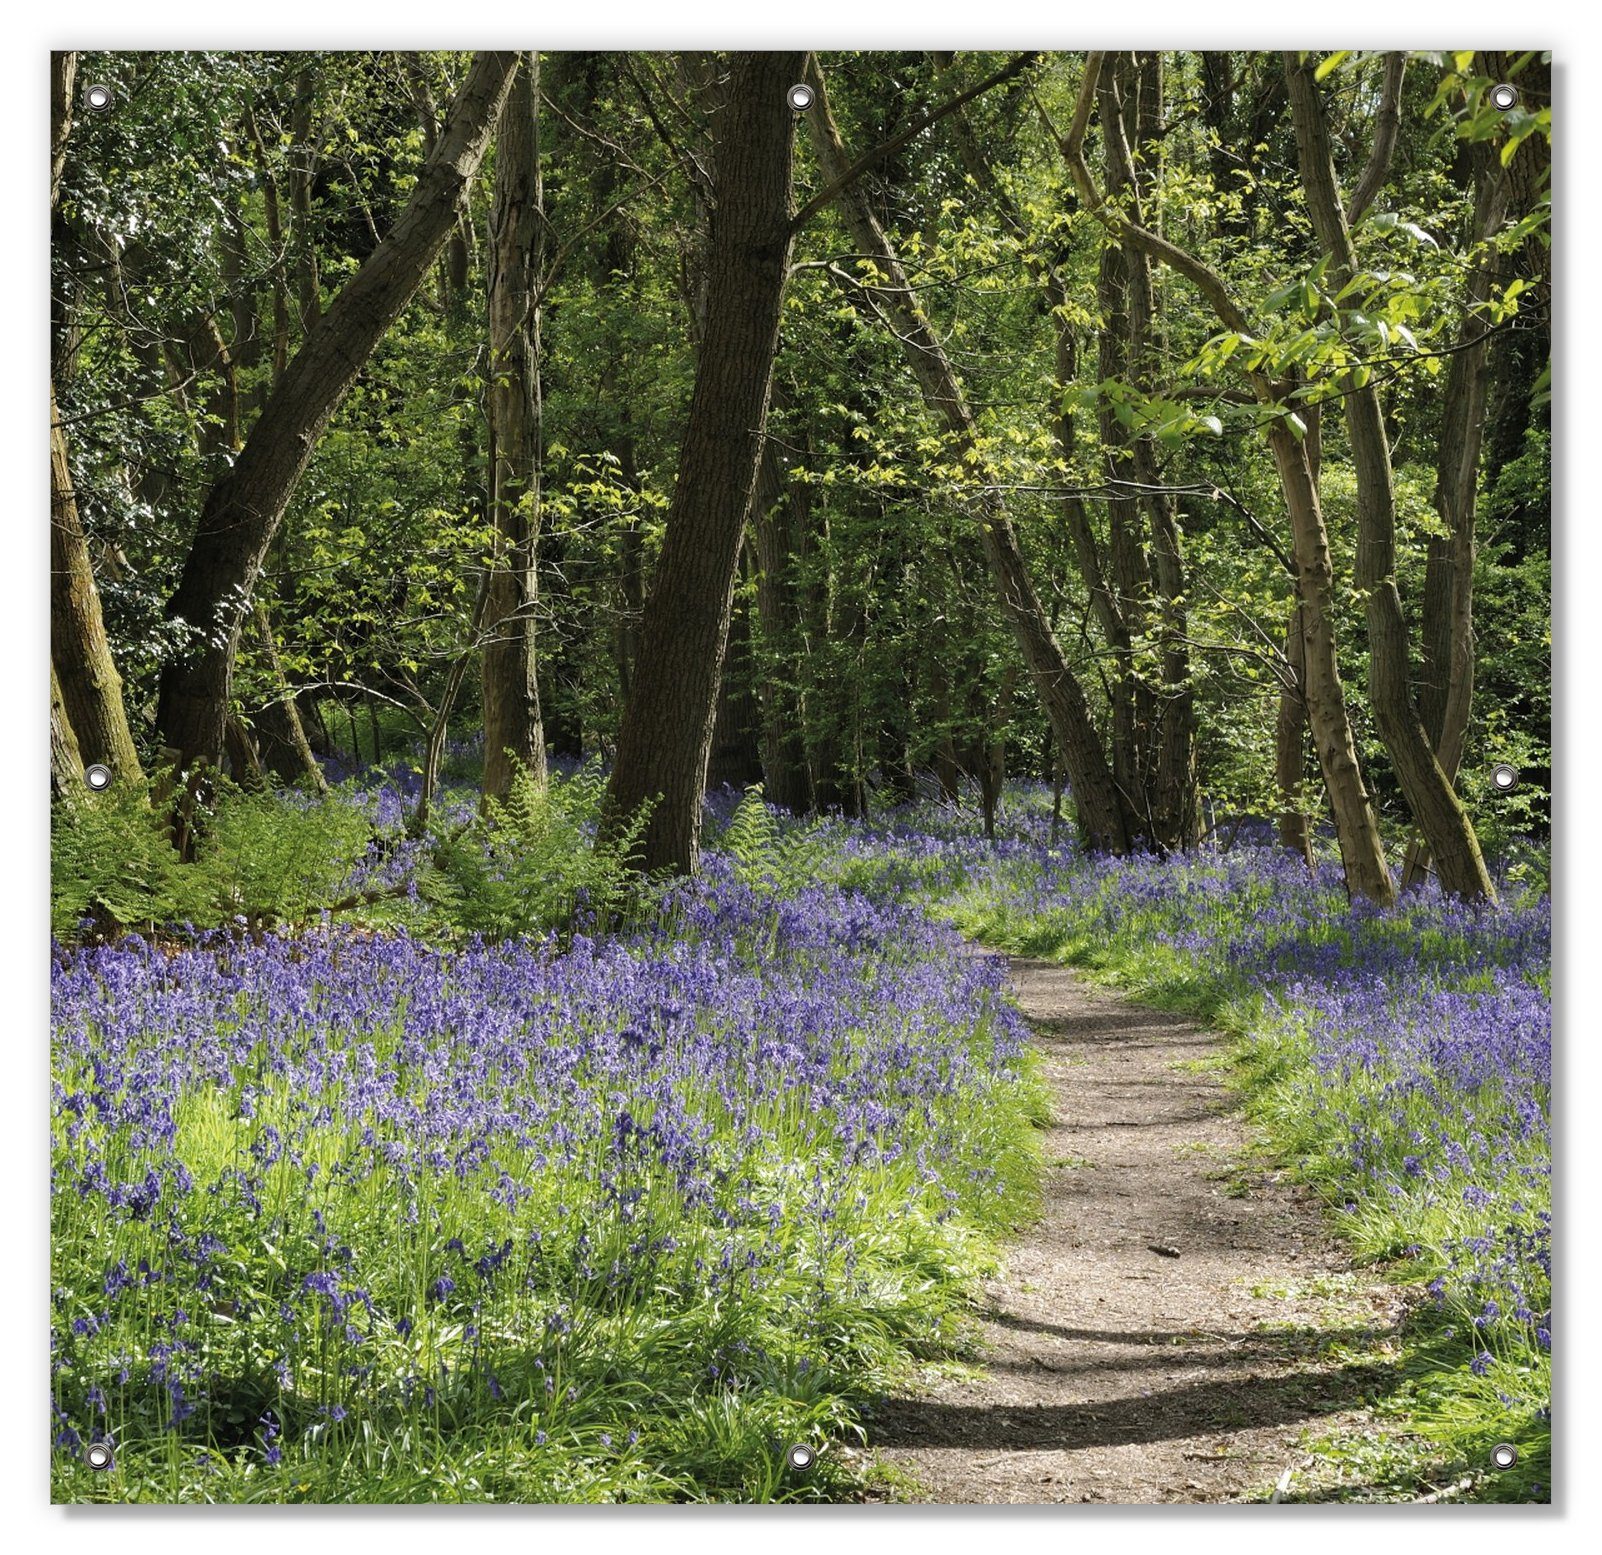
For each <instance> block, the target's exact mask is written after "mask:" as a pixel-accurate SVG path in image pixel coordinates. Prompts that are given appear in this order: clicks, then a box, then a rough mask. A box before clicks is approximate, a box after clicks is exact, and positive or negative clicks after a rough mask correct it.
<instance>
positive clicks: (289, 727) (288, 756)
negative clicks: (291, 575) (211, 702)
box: [251, 600, 328, 794]
mask: <svg viewBox="0 0 1602 1555" xmlns="http://www.w3.org/2000/svg"><path fill="white" fill-rule="evenodd" d="M253 615H254V618H255V623H256V639H257V644H258V646H259V647H260V650H261V656H262V660H263V662H264V664H265V666H266V669H267V680H268V685H269V687H270V689H271V691H272V697H271V699H270V700H269V701H268V702H267V704H266V706H264V707H262V708H260V709H259V710H258V711H257V712H256V713H254V714H253V715H252V718H251V723H252V725H253V726H254V728H255V731H256V743H257V745H258V746H259V747H260V749H261V759H262V763H263V765H264V766H265V767H266V768H267V770H268V771H269V772H271V773H272V774H273V775H274V776H275V777H279V778H282V779H283V780H284V782H286V783H309V784H310V785H311V787H312V789H313V790H314V791H315V792H316V793H319V794H326V793H327V792H328V779H327V778H326V777H325V776H324V775H323V769H322V768H321V767H320V766H319V765H318V764H317V757H316V756H315V755H314V754H313V753H312V748H311V741H310V740H309V739H307V738H306V726H305V724H303V723H302V722H301V718H300V706H299V703H298V702H297V700H296V697H295V689H294V687H293V686H291V685H290V684H289V677H288V676H287V675H286V674H285V673H284V661H283V660H282V659H281V658H280V657H279V654H278V642H277V639H275V638H274V636H273V624H272V621H271V619H270V618H269V616H268V614H267V609H266V607H265V606H264V605H263V604H262V603H261V601H260V600H258V601H257V602H256V607H255V610H254V611H253Z"/></svg>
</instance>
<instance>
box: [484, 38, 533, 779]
mask: <svg viewBox="0 0 1602 1555" xmlns="http://www.w3.org/2000/svg"><path fill="white" fill-rule="evenodd" d="M539 112H540V66H539V55H538V54H537V53H532V52H531V53H528V54H525V55H524V56H523V66H522V68H521V69H520V70H519V71H518V73H517V79H516V80H515V81H513V83H512V89H511V91H510V92H509V93H508V95H507V98H506V106H505V108H503V109H502V110H501V125H500V133H499V135H498V136H497V138H496V148H495V203H494V207H493V209H492V211H491V214H490V248H489V266H490V272H489V333H490V384H489V432H490V513H491V518H492V520H493V522H494V526H495V554H494V559H493V563H492V571H491V575H490V579H489V598H488V601H487V603H486V608H485V612H484V630H485V633H486V634H487V635H486V641H485V645H484V672H483V683H484V689H483V706H484V792H485V793H486V794H489V795H493V796H495V797H497V798H502V797H504V796H505V795H506V793H507V791H508V790H509V789H510V787H511V784H512V776H513V773H514V772H515V770H516V767H517V766H518V765H521V766H523V767H524V768H526V769H527V770H528V771H530V772H531V773H533V774H534V776H535V777H536V778H537V779H538V780H539V781H541V782H543V781H544V779H545V735H544V731H543V730H542V728H541V725H540V689H539V674H538V669H537V667H536V663H535V657H534V632H535V610H536V607H537V605H538V601H539V579H538V572H537V568H536V562H537V556H538V550H539V535H540V458H541V454H540V429H541V416H540V408H541V399H540V295H539V294H540V291H541V289H542V288H543V286H544V285H545V277H544V269H545V263H544V253H545V201H544V186H543V183H542V180H541V176H540V128H539Z"/></svg>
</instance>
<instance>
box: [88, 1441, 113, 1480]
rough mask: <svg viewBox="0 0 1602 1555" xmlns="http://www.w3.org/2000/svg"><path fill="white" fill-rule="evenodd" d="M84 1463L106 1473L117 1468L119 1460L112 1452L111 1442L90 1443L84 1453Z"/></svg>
mask: <svg viewBox="0 0 1602 1555" xmlns="http://www.w3.org/2000/svg"><path fill="white" fill-rule="evenodd" d="M83 1461H84V1462H85V1463H87V1464H88V1465H89V1467H90V1468H92V1469H95V1470H97V1471H98V1472H100V1473H104V1472H105V1471H106V1470H107V1469H109V1468H113V1467H115V1465H116V1462H117V1458H116V1454H115V1453H113V1452H112V1450H111V1443H110V1442H90V1444H89V1446H88V1448H87V1449H86V1450H85V1452H84V1455H83Z"/></svg>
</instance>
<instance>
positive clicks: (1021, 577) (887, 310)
mask: <svg viewBox="0 0 1602 1555" xmlns="http://www.w3.org/2000/svg"><path fill="white" fill-rule="evenodd" d="M808 81H809V82H810V84H811V86H812V88H813V91H814V94H815V95H814V98H813V103H812V107H811V108H810V109H809V110H808V124H809V126H810V128H811V130H812V132H813V140H814V143H815V145H816V147H817V153H818V161H819V164H820V165H821V167H822V169H823V175H824V178H825V179H826V180H827V181H828V186H829V187H830V188H831V189H833V190H834V191H835V197H836V198H837V199H838V200H839V202H840V205H841V209H842V211H843V213H844V215H845V220H846V225H847V227H848V229H849V230H850V232H851V235H852V239H853V241H854V242H855V243H856V245H857V247H858V249H859V250H860V251H861V253H862V254H863V255H864V256H865V257H866V258H868V259H870V260H871V261H872V264H873V268H874V271H875V272H876V273H875V275H874V277H873V278H872V279H871V280H867V281H864V282H863V283H862V285H861V287H860V291H861V292H862V294H863V295H864V296H865V297H866V298H867V299H869V300H870V303H871V306H872V307H873V309H874V310H875V311H876V312H877V313H878V314H879V316H880V317H881V318H882V319H883V320H884V322H885V324H886V327H887V328H889V329H890V330H891V331H892V333H893V334H894V335H895V337H896V338H897V339H898V340H899V341H900V342H901V345H902V347H903V349H904V350H905V353H906V357H907V362H908V365H909V366H910V367H911V369H912V372H913V376H914V377H915V378H916V380H917V382H918V386H919V388H920V390H921V391H922V393H923V397H924V400H925V402H926V404H927V405H928V406H929V409H930V410H931V411H933V412H934V414H935V415H936V416H937V417H938V418H939V419H940V420H941V421H942V423H943V424H944V425H945V427H946V430H947V432H948V433H949V434H950V436H951V439H952V442H953V445H954V446H953V455H954V458H955V460H956V462H957V463H958V464H959V465H961V464H968V465H974V464H977V463H978V462H979V461H980V459H981V454H980V449H979V438H978V429H977V426H976V424H975V421H974V417H973V412H972V410H971V409H970V408H969V405H968V400H967V396H966V394H965V393H964V391H963V387H962V384H961V383H960V381H959V380H958V378H957V375H956V372H955V371H954V370H953V368H952V365H951V361H950V358H949V357H948V356H947V355H946V352H945V348H944V347H943V346H942V345H941V343H940V340H939V338H938V337H937V336H936V335H935V333H934V330H933V329H932V328H931V326H930V324H929V321H928V318H927V316H926V315H925V314H924V312H923V309H922V307H921V306H920V305H919V303H918V299H917V295H916V293H915V292H914V290H913V288H912V286H911V284H910V282H909V281H908V278H907V275H906V272H905V270H904V269H903V268H902V266H901V264H900V261H899V260H898V259H897V257H896V255H895V252H894V250H893V249H892V248H891V246H890V241H889V239H888V237H887V236H886V235H885V232H884V229H883V227H881V226H880V225H879V222H878V220H877V218H876V217H875V216H874V214H873V212H872V211H871V210H870V209H869V207H868V204H867V201H866V200H865V199H864V198H863V196H862V193H861V186H860V184H859V183H858V182H856V181H855V179H854V178H853V177H852V171H853V168H854V167H855V166H856V165H857V164H854V163H853V162H852V160H851V158H850V156H849V155H848V153H847V151H846V147H845V143H844V141H843V140H842V139H841V136H840V129H839V126H838V125H837V124H836V123H835V121H834V116H833V114H832V113H831V111H830V108H829V98H828V91H827V87H826V84H825V82H824V78H823V72H822V70H821V69H820V68H819V67H818V65H817V63H816V61H814V62H813V63H812V64H811V66H810V67H809V70H808ZM972 501H973V508H974V516H975V518H976V519H977V521H978V527H979V534H980V539H981V541H982V543H983V545H984V551H985V558H986V561H987V563H988V564H989V567H990V570H991V575H992V577H993V579H994V581H995V584H996V588H997V591H998V594H999V596H1000V602H1001V609H1002V614H1003V616H1004V617H1005V619H1006V621H1007V623H1008V625H1009V626H1010V627H1011V628H1012V630H1013V633H1014V635H1015V636H1016V638H1017V642H1018V647H1019V649H1020V651H1021V652H1022V654H1023V656H1024V661H1025V663H1026V664H1027V665H1028V666H1029V671H1030V674H1031V675H1032V676H1033V678H1034V682H1035V689H1036V692H1037V694H1038V695H1039V697H1040V700H1041V703H1042V705H1043V706H1044V707H1045V709H1046V712H1047V716H1048V717H1049V718H1050V720H1051V726H1052V731H1053V733H1054V734H1055V735H1056V738H1057V740H1058V742H1059V745H1060V748H1061V750H1062V752H1063V759H1064V762H1065V763H1066V765H1067V768H1068V774H1069V781H1070V783H1071V785H1072V788H1073V796H1074V803H1075V806H1076V809H1077V811H1078V814H1079V824H1080V828H1081V830H1082V831H1083V833H1084V837H1085V842H1086V845H1087V846H1088V847H1090V848H1091V849H1093V850H1095V851H1097V852H1105V853H1125V852H1127V851H1128V849H1129V842H1130V828H1129V825H1128V819H1127V816H1126V806H1125V801H1124V799H1123V797H1122V796H1121V795H1120V793H1119V791H1118V788H1117V785H1116V784H1115V783H1114V781H1113V775H1112V772H1111V770H1110V769H1109V768H1108V766H1107V759H1106V756H1105V755H1104V753H1103V751H1102V748H1101V741H1100V738H1099V737H1098V735H1097V733H1096V728H1095V725H1094V723H1093V722H1092V720H1091V717H1090V709H1089V704H1088V702H1087V700H1086V697H1085V693H1084V690H1083V688H1082V687H1081V686H1080V684H1079V681H1078V679H1077V678H1076V677H1075V675H1074V673H1073V671H1072V669H1071V668H1070V667H1069V665H1068V662H1067V660H1066V658H1065V657H1064V655H1063V651H1062V647H1061V645H1060V644H1059V643H1058V641H1057V639H1056V636H1055V634H1054V633H1053V631H1052V628H1051V621H1050V619H1049V617H1048V616H1047V614H1046V611H1045V608H1044V606H1043V605H1042V604H1041V601H1040V596H1039V594H1038V593H1037V592H1036V590H1035V586H1034V582H1033V580H1032V579H1031V577H1030V575H1029V570H1028V566H1027V563H1026V562H1025V560H1024V556H1023V551H1022V549H1021V547H1020V546H1019V543H1018V536H1017V533H1016V531H1015V530H1014V529H1013V526H1012V521H1011V519H1010V518H1009V517H1008V516H1007V512H1006V510H1005V508H1004V507H1003V505H1002V502H1001V499H1000V495H999V493H998V492H997V491H996V490H995V488H994V486H993V485H989V484H986V485H983V486H981V488H980V489H979V491H978V492H977V493H976V494H975V495H974V497H973V499H972Z"/></svg>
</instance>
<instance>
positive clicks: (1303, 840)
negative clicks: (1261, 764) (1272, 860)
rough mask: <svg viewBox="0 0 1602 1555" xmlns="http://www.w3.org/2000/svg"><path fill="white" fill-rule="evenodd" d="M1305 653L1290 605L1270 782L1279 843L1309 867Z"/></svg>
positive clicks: (1298, 618)
mask: <svg viewBox="0 0 1602 1555" xmlns="http://www.w3.org/2000/svg"><path fill="white" fill-rule="evenodd" d="M1306 665H1307V654H1306V652H1305V650H1304V649H1303V647H1302V609H1301V606H1300V605H1292V606H1291V608H1290V619H1289V621H1287V622H1286V625H1285V668H1286V680H1285V683H1284V684H1283V685H1281V687H1280V688H1279V716H1278V718H1277V719H1276V721H1275V726H1274V781H1275V784H1276V785H1277V786H1278V788H1279V840H1280V843H1281V845H1282V846H1284V847H1286V848H1289V849H1290V851H1291V852H1292V853H1296V854H1299V855H1300V856H1301V858H1302V861H1303V862H1304V863H1305V864H1306V865H1307V867H1308V868H1309V869H1311V868H1312V867H1313V828H1312V824H1311V822H1310V821H1309V819H1308V815H1307V801H1306V797H1305V793H1304V786H1305V785H1304V781H1303V780H1304V777H1305V774H1306V769H1307V706H1306V698H1307V690H1306V684H1307V670H1306Z"/></svg>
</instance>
